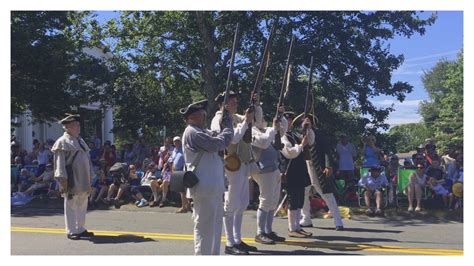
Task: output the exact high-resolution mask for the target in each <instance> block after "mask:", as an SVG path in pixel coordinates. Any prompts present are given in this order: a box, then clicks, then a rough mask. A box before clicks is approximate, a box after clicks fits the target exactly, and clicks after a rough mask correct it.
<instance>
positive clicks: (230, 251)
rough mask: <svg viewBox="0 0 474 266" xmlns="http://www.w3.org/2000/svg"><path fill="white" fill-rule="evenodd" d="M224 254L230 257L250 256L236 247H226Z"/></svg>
mask: <svg viewBox="0 0 474 266" xmlns="http://www.w3.org/2000/svg"><path fill="white" fill-rule="evenodd" d="M224 253H225V254H228V255H249V253H248V252H247V251H244V250H240V249H238V248H236V247H235V246H232V247H228V246H225V249H224Z"/></svg>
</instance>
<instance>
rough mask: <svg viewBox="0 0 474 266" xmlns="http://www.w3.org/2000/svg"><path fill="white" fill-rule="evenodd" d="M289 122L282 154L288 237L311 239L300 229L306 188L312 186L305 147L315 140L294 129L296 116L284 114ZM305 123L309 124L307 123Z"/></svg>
mask: <svg viewBox="0 0 474 266" xmlns="http://www.w3.org/2000/svg"><path fill="white" fill-rule="evenodd" d="M284 116H285V117H286V119H287V120H288V125H289V126H288V131H286V134H285V135H284V136H283V137H282V139H281V140H282V143H283V145H284V147H283V149H282V150H281V153H282V155H283V162H284V169H285V170H284V173H285V175H286V176H287V197H288V230H289V233H288V236H290V237H297V238H306V237H310V236H311V235H312V233H310V232H306V231H305V230H303V229H302V228H301V227H300V223H299V220H300V216H301V208H303V204H304V200H305V199H304V190H305V187H307V186H309V185H310V184H311V181H310V177H309V174H308V170H307V168H306V162H305V157H304V155H303V152H302V151H303V147H304V146H306V145H308V143H309V141H310V140H311V139H314V135H313V133H312V132H311V131H310V132H309V134H308V135H306V136H303V135H301V134H298V133H297V132H295V131H294V130H292V129H293V123H292V121H293V117H294V114H293V113H291V112H287V113H285V114H284ZM305 123H308V122H307V121H305Z"/></svg>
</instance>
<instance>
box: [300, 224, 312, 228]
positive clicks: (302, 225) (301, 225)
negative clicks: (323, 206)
mask: <svg viewBox="0 0 474 266" xmlns="http://www.w3.org/2000/svg"><path fill="white" fill-rule="evenodd" d="M300 227H313V224H308V225H304V224H300Z"/></svg>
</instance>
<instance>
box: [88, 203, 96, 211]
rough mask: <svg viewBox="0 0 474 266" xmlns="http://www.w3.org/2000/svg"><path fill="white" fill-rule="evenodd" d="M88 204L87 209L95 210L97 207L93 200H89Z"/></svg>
mask: <svg viewBox="0 0 474 266" xmlns="http://www.w3.org/2000/svg"><path fill="white" fill-rule="evenodd" d="M88 205H89V206H87V207H88V209H89V210H95V209H96V208H97V206H96V204H95V202H89V204H88Z"/></svg>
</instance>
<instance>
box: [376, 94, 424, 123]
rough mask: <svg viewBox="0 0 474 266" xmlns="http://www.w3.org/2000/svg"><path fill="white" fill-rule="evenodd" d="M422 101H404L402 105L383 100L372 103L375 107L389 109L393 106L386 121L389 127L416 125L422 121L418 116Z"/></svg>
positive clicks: (393, 101)
mask: <svg viewBox="0 0 474 266" xmlns="http://www.w3.org/2000/svg"><path fill="white" fill-rule="evenodd" d="M421 101H422V100H405V101H403V102H402V103H401V102H398V101H395V100H391V99H384V100H378V101H372V103H373V104H374V105H375V106H376V107H389V106H391V105H392V104H393V108H394V109H395V111H393V112H391V113H390V115H389V116H388V119H387V124H389V125H390V126H395V125H401V124H409V123H418V122H421V121H422V117H421V115H420V114H418V108H419V105H420V102H421Z"/></svg>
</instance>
